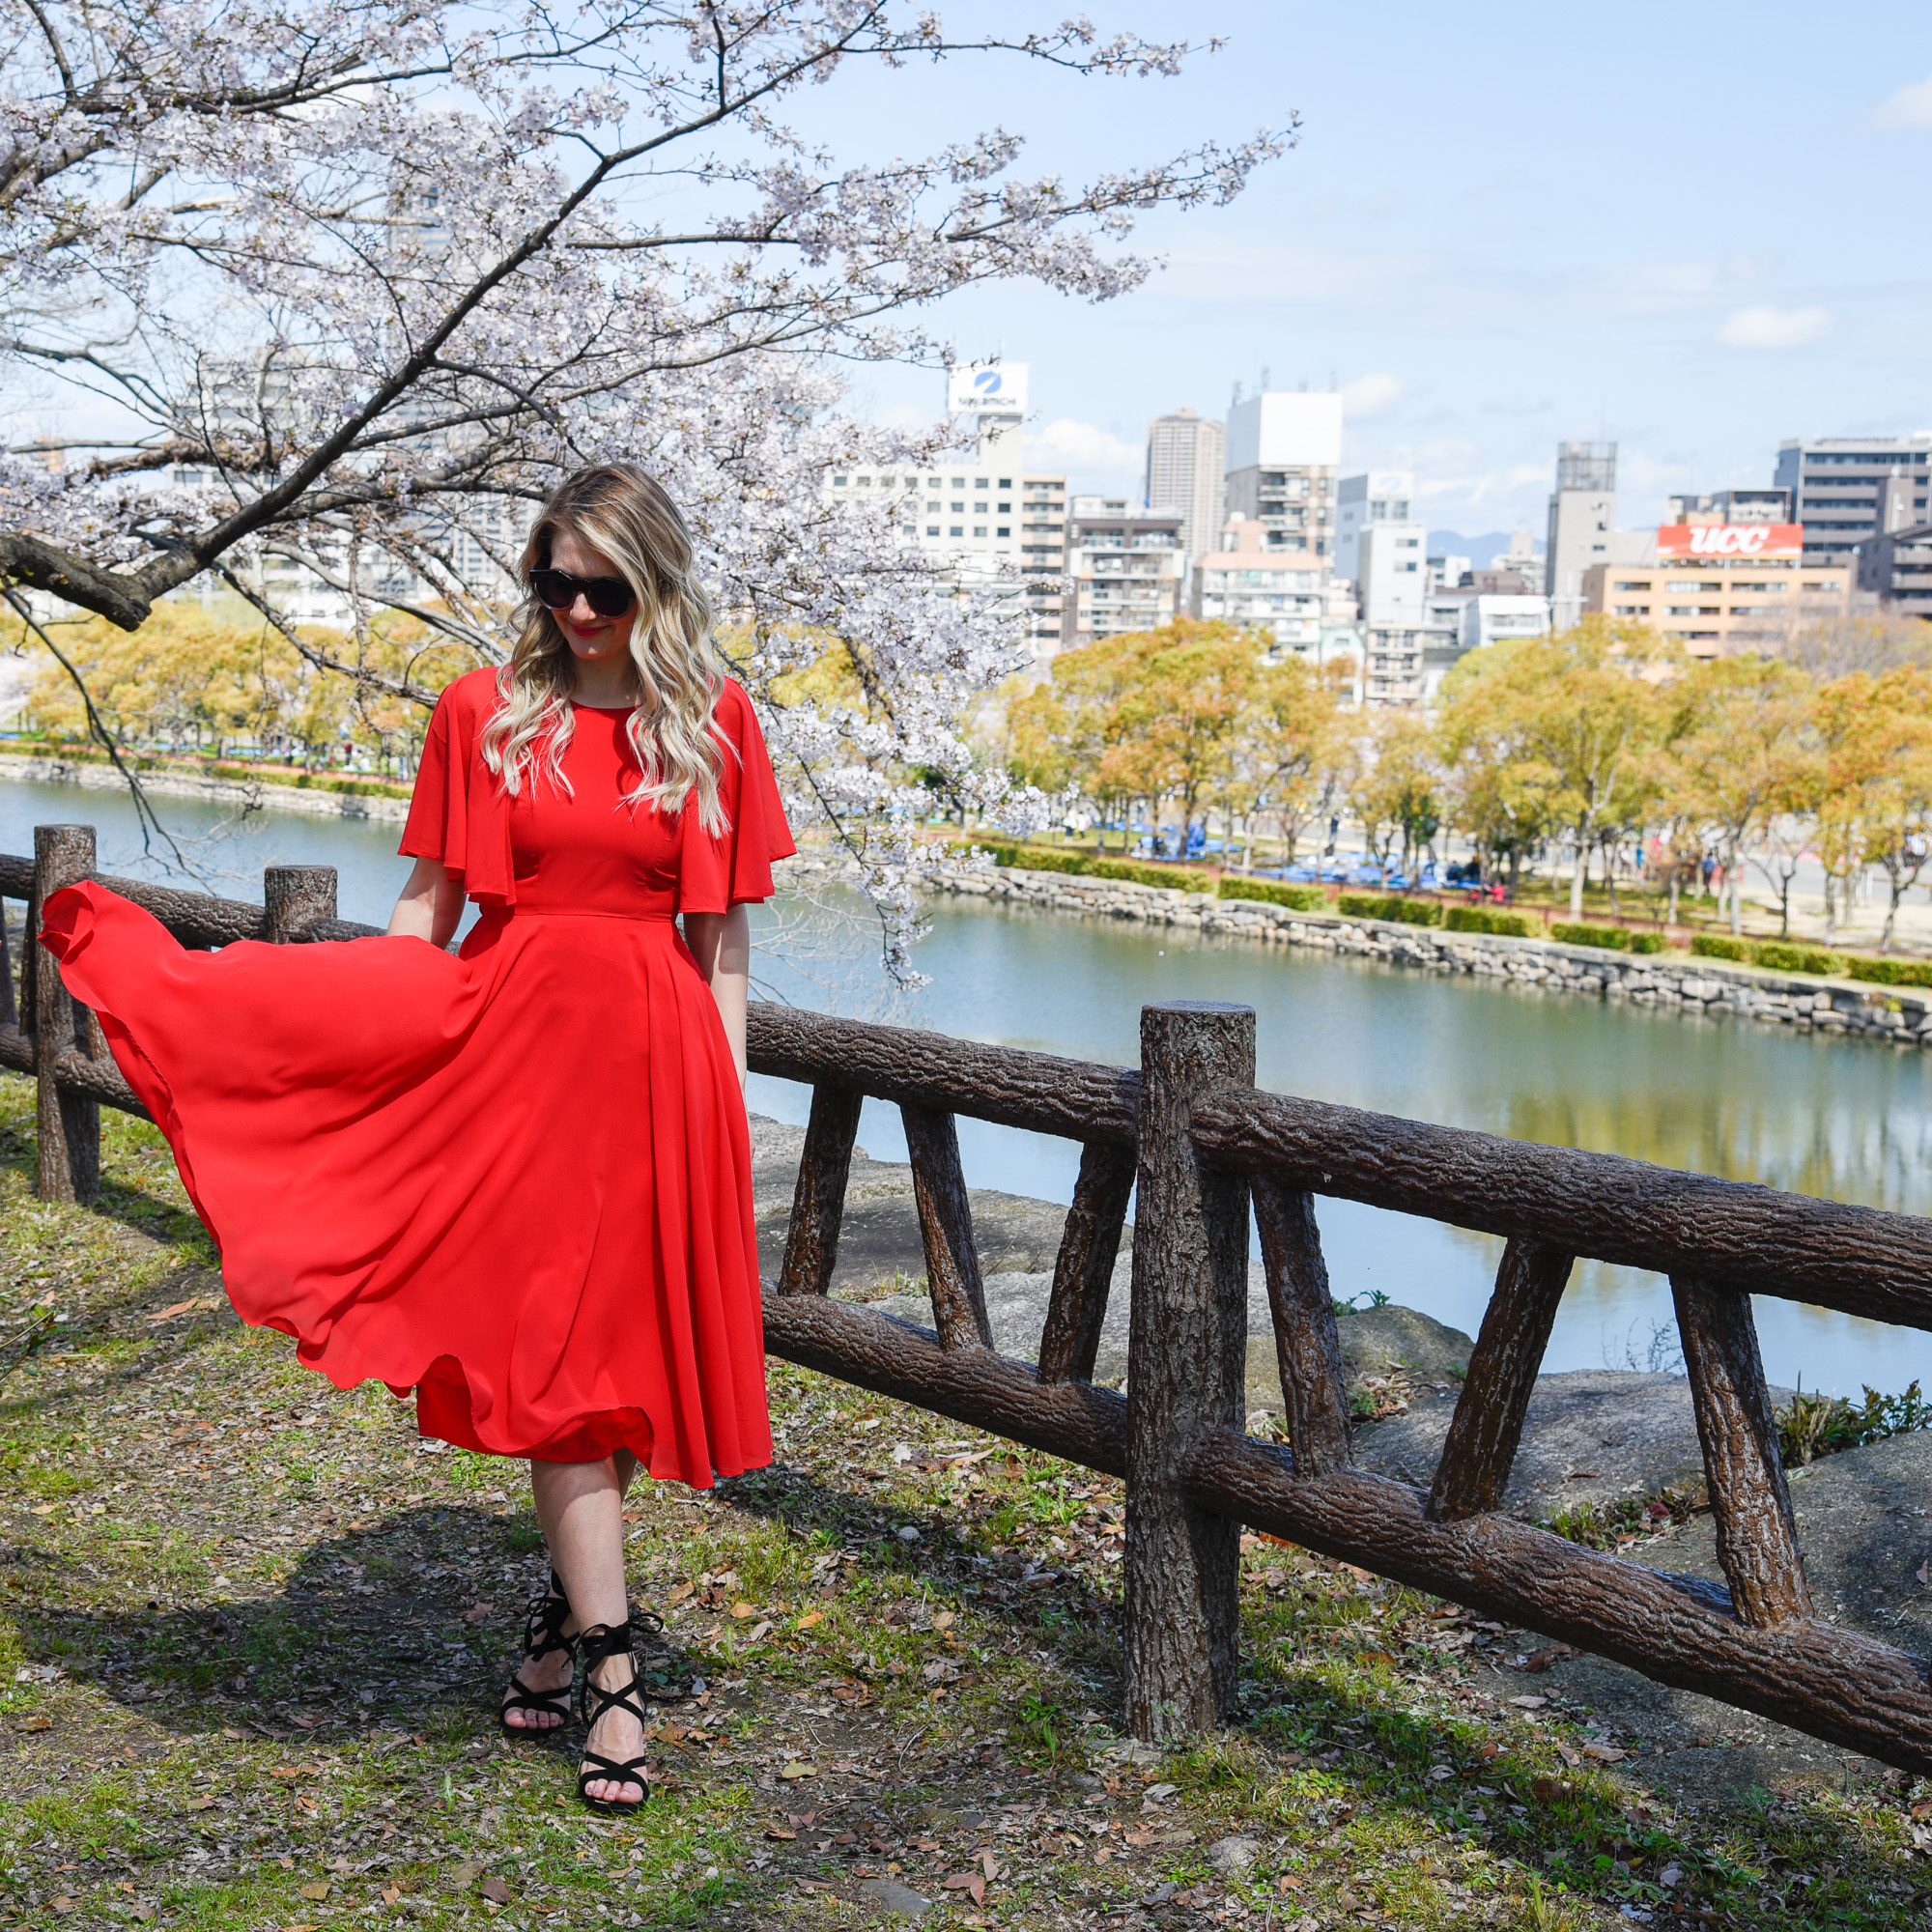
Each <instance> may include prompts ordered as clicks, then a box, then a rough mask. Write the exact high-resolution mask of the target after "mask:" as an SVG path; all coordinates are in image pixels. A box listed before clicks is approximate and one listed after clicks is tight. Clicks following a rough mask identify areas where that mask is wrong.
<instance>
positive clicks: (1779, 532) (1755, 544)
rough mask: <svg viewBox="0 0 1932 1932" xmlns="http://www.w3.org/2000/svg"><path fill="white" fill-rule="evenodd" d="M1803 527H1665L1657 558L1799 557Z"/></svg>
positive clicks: (1776, 525) (1801, 525) (1725, 525)
mask: <svg viewBox="0 0 1932 1932" xmlns="http://www.w3.org/2000/svg"><path fill="white" fill-rule="evenodd" d="M1657 554H1658V555H1659V556H1661V557H1677V556H1802V555H1803V554H1804V525H1803V524H1665V525H1663V526H1662V527H1661V528H1660V529H1659V530H1658V532H1657Z"/></svg>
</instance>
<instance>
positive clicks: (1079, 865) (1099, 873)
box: [952, 838, 1207, 893]
mask: <svg viewBox="0 0 1932 1932" xmlns="http://www.w3.org/2000/svg"><path fill="white" fill-rule="evenodd" d="M952 849H953V851H955V852H956V853H958V854H959V855H960V857H962V858H964V857H965V856H966V855H967V854H968V853H969V852H972V851H975V850H978V851H981V852H986V853H989V854H990V855H991V856H992V861H993V864H994V865H996V866H1019V867H1023V868H1024V869H1026V870H1027V871H1030V872H1071V873H1074V874H1076V875H1077V876H1079V877H1081V878H1087V879H1122V880H1124V881H1126V882H1127V883H1128V884H1129V885H1136V886H1159V887H1162V888H1163V889H1164V890H1167V891H1170V892H1179V893H1198V892H1199V891H1201V889H1202V887H1203V886H1205V885H1206V884H1207V881H1206V880H1205V879H1204V878H1203V877H1202V875H1201V874H1200V873H1199V872H1190V871H1186V870H1184V869H1183V868H1182V867H1179V866H1143V865H1138V864H1136V863H1135V862H1134V861H1133V860H1131V859H1103V858H1101V857H1100V855H1099V854H1098V853H1097V852H1080V851H1070V852H1069V851H1066V850H1065V849H1056V848H1055V847H1053V846H1051V845H1042V846H1033V845H1015V844H1009V843H1001V842H997V841H994V840H990V839H984V838H981V839H978V840H976V841H975V843H974V844H972V845H954V846H953V848H952Z"/></svg>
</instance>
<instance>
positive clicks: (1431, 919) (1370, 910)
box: [1336, 893, 1442, 925]
mask: <svg viewBox="0 0 1932 1932" xmlns="http://www.w3.org/2000/svg"><path fill="white" fill-rule="evenodd" d="M1336 905H1337V908H1338V910H1340V911H1341V912H1343V913H1345V914H1347V916H1348V917H1349V918H1350V919H1387V920H1394V921H1395V922H1396V923H1398V924H1401V925H1440V924H1441V923H1442V908H1441V906H1440V905H1438V904H1437V903H1436V902H1435V900H1434V899H1405V898H1398V897H1396V895H1394V894H1392V893H1391V894H1389V895H1386V896H1377V895H1374V894H1371V893H1344V894H1343V895H1342V896H1341V898H1340V899H1338V900H1337V901H1336Z"/></svg>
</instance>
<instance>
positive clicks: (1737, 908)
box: [1729, 838, 1745, 939]
mask: <svg viewBox="0 0 1932 1932" xmlns="http://www.w3.org/2000/svg"><path fill="white" fill-rule="evenodd" d="M1729 864H1730V888H1731V937H1732V938H1733V939H1741V938H1743V937H1744V930H1745V904H1744V895H1745V882H1744V878H1743V876H1742V873H1741V870H1740V867H1739V866H1738V841H1737V840H1736V839H1735V838H1733V839H1732V840H1731V856H1730V861H1729Z"/></svg>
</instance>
